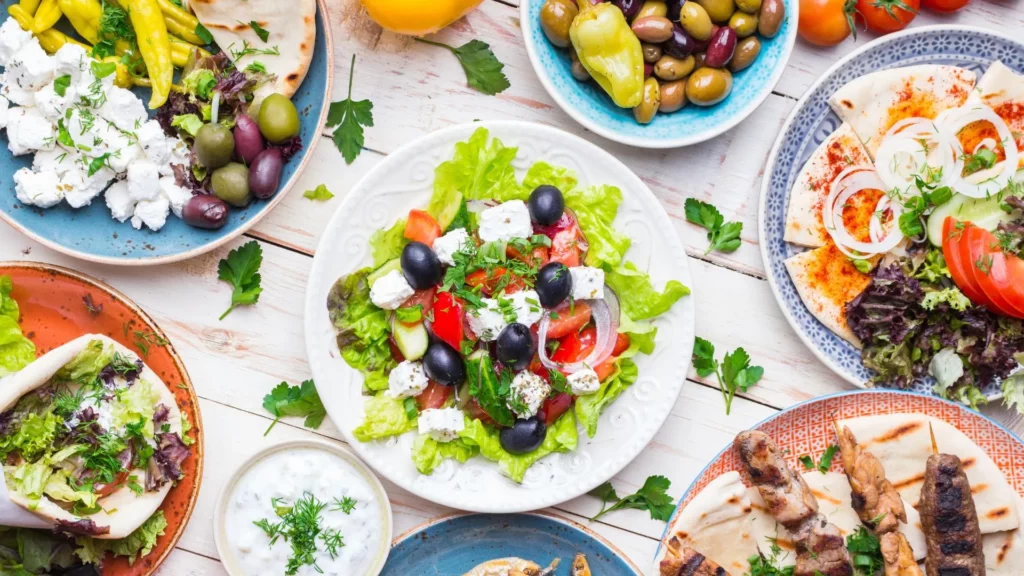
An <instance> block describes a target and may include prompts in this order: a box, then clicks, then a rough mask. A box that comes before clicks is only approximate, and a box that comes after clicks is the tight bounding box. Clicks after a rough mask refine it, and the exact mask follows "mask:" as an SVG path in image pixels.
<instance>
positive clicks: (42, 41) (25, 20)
mask: <svg viewBox="0 0 1024 576" xmlns="http://www.w3.org/2000/svg"><path fill="white" fill-rule="evenodd" d="M7 12H9V13H10V15H11V18H14V20H15V21H16V22H17V23H18V24H21V27H22V28H24V29H25V30H29V31H31V30H32V15H31V14H29V13H28V12H26V11H25V8H24V7H23V6H21V5H19V4H11V5H10V6H8V7H7ZM35 36H36V38H37V39H38V40H39V45H40V46H42V47H43V50H46V53H47V54H53V53H55V52H56V51H57V50H60V47H61V46H63V45H65V44H78V45H79V46H81V47H82V48H85V49H86V50H90V47H89V46H86V45H85V44H82V43H81V42H79V41H77V40H74V39H72V38H69V37H68V36H67V35H66V34H64V33H63V32H61V31H59V30H54V29H53V28H50V29H49V30H43V31H42V32H39V33H38V34H36V35H35Z"/></svg>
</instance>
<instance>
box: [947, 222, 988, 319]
mask: <svg viewBox="0 0 1024 576" xmlns="http://www.w3.org/2000/svg"><path fill="white" fill-rule="evenodd" d="M959 224H960V223H958V222H957V221H956V220H954V219H953V217H952V216H950V217H948V218H946V221H945V223H943V225H942V255H943V256H945V258H946V266H947V267H948V268H949V274H950V276H952V277H953V282H955V283H956V285H957V286H958V287H959V288H960V290H961V291H963V293H964V294H965V295H966V296H967V297H968V298H970V299H971V301H972V302H974V303H975V304H979V305H981V306H988V305H989V304H990V302H989V300H988V298H986V297H985V294H984V293H983V292H982V291H981V287H980V286H977V285H975V284H974V274H972V273H971V271H970V270H969V269H968V268H967V267H966V265H965V262H969V261H970V254H967V255H966V256H965V257H963V258H961V254H963V252H962V250H961V248H962V247H963V246H966V245H967V241H966V236H967V228H968V227H969V226H970V224H968V223H966V222H964V223H963V227H962V228H960V229H957V228H956V226H958V225H959ZM971 266H973V264H971Z"/></svg>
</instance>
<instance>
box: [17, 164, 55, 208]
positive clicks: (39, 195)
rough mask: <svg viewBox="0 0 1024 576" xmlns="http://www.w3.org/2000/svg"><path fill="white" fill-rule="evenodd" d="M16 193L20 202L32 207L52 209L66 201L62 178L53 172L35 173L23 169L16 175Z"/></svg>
mask: <svg viewBox="0 0 1024 576" xmlns="http://www.w3.org/2000/svg"><path fill="white" fill-rule="evenodd" d="M14 192H15V194H16V195H17V197H18V200H20V201H22V202H24V203H25V204H29V205H31V206H39V207H40V208H50V207H51V206H56V205H57V204H59V203H60V201H61V200H63V199H64V192H63V190H62V189H61V184H60V178H58V177H57V175H56V174H54V173H53V172H40V173H37V172H33V171H31V170H29V169H28V168H22V169H20V170H18V171H17V172H15V173H14Z"/></svg>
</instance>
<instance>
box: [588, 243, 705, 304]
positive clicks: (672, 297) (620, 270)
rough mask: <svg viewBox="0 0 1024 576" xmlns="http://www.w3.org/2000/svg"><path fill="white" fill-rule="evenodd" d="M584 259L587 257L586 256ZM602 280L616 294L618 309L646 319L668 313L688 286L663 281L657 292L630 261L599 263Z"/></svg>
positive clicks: (645, 275) (686, 291) (671, 281)
mask: <svg viewBox="0 0 1024 576" xmlns="http://www.w3.org/2000/svg"><path fill="white" fill-rule="evenodd" d="M587 259H588V262H589V259H590V256H589V255H588V256H587ZM602 268H603V269H604V282H605V284H607V285H608V286H609V287H610V288H611V289H612V290H614V291H615V293H616V294H617V295H618V296H619V304H620V305H621V306H622V311H623V312H624V313H625V314H626V315H627V316H629V317H630V318H632V319H633V320H646V319H648V318H654V317H655V316H659V315H661V314H664V313H665V312H668V310H669V308H671V307H672V305H673V304H675V303H676V301H677V300H679V299H680V298H682V297H683V296H686V295H687V294H689V293H690V289H689V288H687V287H686V286H683V284H682V283H680V282H678V281H676V280H669V281H668V282H667V283H665V290H664V291H663V292H660V293H659V292H658V291H657V290H655V289H654V286H653V285H652V284H651V277H650V276H648V275H647V274H646V273H644V272H641V271H639V270H637V269H636V266H635V265H634V264H633V263H632V262H626V263H625V265H623V266H619V267H617V268H613V267H611V266H609V265H607V264H605V265H603V266H602Z"/></svg>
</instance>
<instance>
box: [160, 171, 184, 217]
mask: <svg viewBox="0 0 1024 576" xmlns="http://www.w3.org/2000/svg"><path fill="white" fill-rule="evenodd" d="M160 194H162V195H163V197H164V198H167V201H168V202H170V203H171V212H174V215H175V216H177V217H178V218H181V212H182V210H184V209H185V204H188V201H189V200H191V199H192V191H191V190H188V189H185V188H182V187H181V186H178V184H177V182H176V181H175V180H174V177H173V176H162V177H161V178H160Z"/></svg>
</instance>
